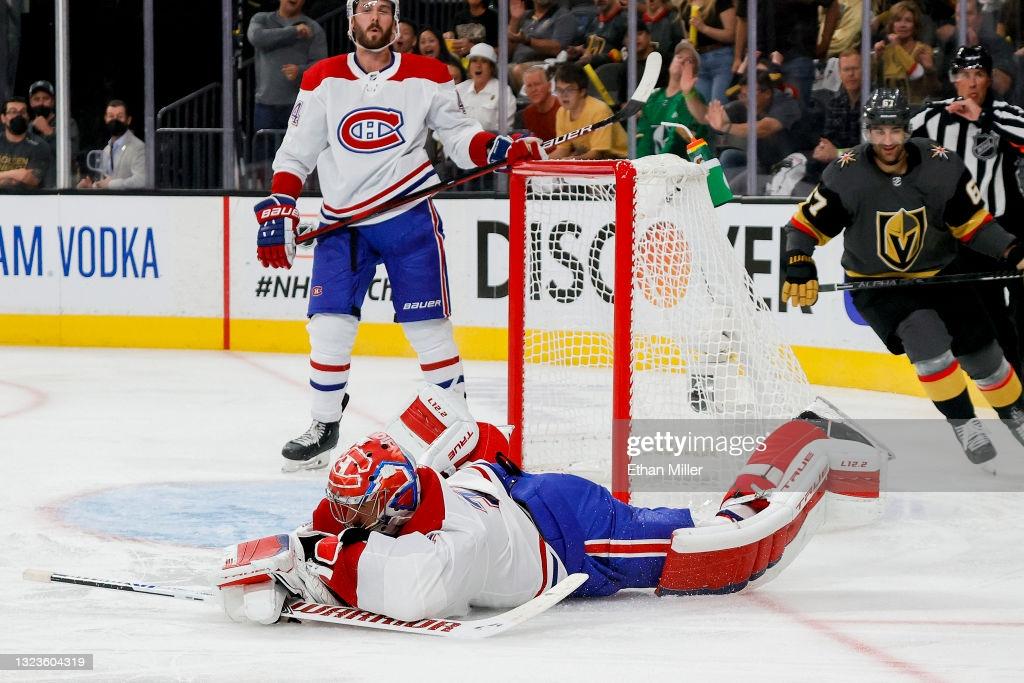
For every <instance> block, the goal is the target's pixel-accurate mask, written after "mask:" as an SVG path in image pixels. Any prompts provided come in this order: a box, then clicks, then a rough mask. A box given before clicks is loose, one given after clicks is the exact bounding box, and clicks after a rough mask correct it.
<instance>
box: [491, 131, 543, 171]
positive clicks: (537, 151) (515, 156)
mask: <svg viewBox="0 0 1024 683" xmlns="http://www.w3.org/2000/svg"><path fill="white" fill-rule="evenodd" d="M541 144H543V140H541V139H540V138H518V139H517V138H510V137H509V136H507V135H498V136H496V137H495V138H494V139H493V140H491V145H490V147H489V148H488V150H487V163H488V164H495V163H498V162H499V161H505V162H508V163H509V164H514V163H517V162H519V161H540V160H543V159H547V158H548V153H547V152H545V151H544V148H543V147H541Z"/></svg>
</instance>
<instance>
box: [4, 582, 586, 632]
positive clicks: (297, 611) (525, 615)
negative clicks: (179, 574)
mask: <svg viewBox="0 0 1024 683" xmlns="http://www.w3.org/2000/svg"><path fill="white" fill-rule="evenodd" d="M22 578H23V579H25V580H26V581H39V582H43V583H67V584H72V585H76V586H87V587H90V588H107V589H110V590H120V591H128V592H130V593H143V594H146V595H159V596H163V597H169V598H180V599H184V600H191V601H195V602H218V601H219V596H218V595H217V594H215V593H211V592H207V591H194V590H189V589H187V588H178V587H175V586H159V585H155V584H149V583H135V582H131V581H108V580H105V579H90V578H86V577H82V576H70V575H68V574H57V573H54V572H47V571H43V570H40V569H26V570H25V571H24V573H23V574H22ZM587 578H588V576H587V575H586V574H570V575H569V576H567V577H566V578H564V579H562V580H561V581H559V582H558V583H556V584H555V585H554V586H552V587H551V588H549V589H547V590H546V591H544V592H543V593H541V594H540V595H538V596H537V597H535V598H533V599H532V600H530V601H528V602H525V603H523V604H522V605H519V607H514V608H513V609H510V610H508V611H507V612H502V613H500V614H495V615H494V616H492V617H486V618H483V619H468V620H463V619H419V620H417V621H399V620H398V619H392V618H390V617H386V616H384V615H383V614H377V613H375V612H367V611H366V610H361V609H356V608H354V607H343V606H336V605H323V604H320V603H316V602H306V601H304V600H291V601H289V602H287V603H286V604H285V606H284V609H283V610H282V611H281V616H284V617H290V618H293V619H298V620H299V621H318V622H321V623H327V624H335V625H339V626H359V627H363V628H373V629H379V630H384V631H399V632H401V633H419V634H423V635H429V636H439V637H442V638H460V639H479V638H489V637H490V636H495V635H498V634H499V633H504V632H505V631H508V630H509V629H511V628H513V627H515V626H518V625H519V624H521V623H523V622H524V621H527V620H529V619H532V618H533V617H535V616H537V615H538V614H542V613H543V612H546V611H547V610H549V609H550V608H552V607H554V606H555V605H557V604H558V603H560V602H561V601H562V600H564V599H565V598H567V597H569V595H570V594H572V592H573V591H575V590H576V589H577V588H579V587H580V586H582V585H583V583H584V582H586V580H587Z"/></svg>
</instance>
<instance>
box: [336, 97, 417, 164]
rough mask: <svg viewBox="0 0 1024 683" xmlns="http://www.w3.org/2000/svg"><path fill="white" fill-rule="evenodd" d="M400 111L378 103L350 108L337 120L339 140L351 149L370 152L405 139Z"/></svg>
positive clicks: (400, 142) (382, 149)
mask: <svg viewBox="0 0 1024 683" xmlns="http://www.w3.org/2000/svg"><path fill="white" fill-rule="evenodd" d="M404 123H405V119H404V117H403V116H402V112H400V111H397V110H395V109H383V108H380V107H364V108H362V109H356V110H354V111H351V112H349V113H348V114H347V115H346V116H345V118H343V119H342V120H341V123H340V124H338V142H340V143H341V145H342V147H344V148H345V149H347V150H349V151H350V152H357V153H359V154H372V153H374V152H383V151H384V150H388V149H391V148H392V147H397V146H398V145H401V144H403V143H404V142H405V138H404V137H402V133H401V129H402V125H403V124H404Z"/></svg>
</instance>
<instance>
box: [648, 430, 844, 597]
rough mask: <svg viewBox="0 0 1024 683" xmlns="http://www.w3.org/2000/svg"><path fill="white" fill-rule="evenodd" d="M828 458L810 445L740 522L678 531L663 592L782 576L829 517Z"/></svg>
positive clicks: (708, 590)
mask: <svg viewBox="0 0 1024 683" xmlns="http://www.w3.org/2000/svg"><path fill="white" fill-rule="evenodd" d="M828 476H829V459H828V458H827V457H826V456H825V455H824V454H822V453H821V452H820V450H819V449H817V448H815V444H811V445H809V446H807V447H805V448H804V449H803V451H802V452H801V453H800V455H799V456H798V457H797V458H795V459H794V461H793V465H792V467H790V468H789V469H788V470H787V471H786V473H785V475H784V478H783V479H782V482H781V485H780V486H779V488H778V489H775V490H772V491H771V492H770V493H768V500H769V504H768V507H767V508H765V509H764V510H762V511H761V512H759V513H757V514H756V515H754V516H752V517H750V518H748V519H744V520H743V521H740V522H728V521H725V520H721V519H719V520H716V523H713V524H710V525H708V526H698V527H693V528H686V529H677V530H676V531H675V532H674V533H673V534H672V545H671V547H670V549H669V552H668V555H667V556H666V558H665V566H664V568H663V570H662V575H661V580H660V581H659V584H658V589H657V593H658V595H711V594H724V593H735V592H737V591H740V590H743V589H744V588H747V587H748V586H760V585H763V584H765V583H767V582H768V581H770V580H771V579H772V578H774V577H775V576H777V575H778V573H779V572H780V571H782V569H783V568H785V567H786V566H787V565H789V563H791V562H792V561H793V559H794V558H795V557H796V556H797V555H798V554H799V553H800V551H801V550H802V549H803V546H804V545H806V543H807V541H808V540H809V539H810V537H811V536H812V535H813V534H814V533H815V532H816V531H817V530H818V528H820V527H821V524H822V523H823V522H824V519H825V499H824V496H825V492H826V482H827V480H828Z"/></svg>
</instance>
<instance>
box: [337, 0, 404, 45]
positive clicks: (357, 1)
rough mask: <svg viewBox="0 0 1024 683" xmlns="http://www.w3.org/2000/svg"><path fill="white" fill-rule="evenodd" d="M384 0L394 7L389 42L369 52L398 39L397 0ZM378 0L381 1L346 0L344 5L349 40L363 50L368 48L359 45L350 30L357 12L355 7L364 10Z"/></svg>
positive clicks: (392, 43) (391, 43)
mask: <svg viewBox="0 0 1024 683" xmlns="http://www.w3.org/2000/svg"><path fill="white" fill-rule="evenodd" d="M384 1H385V2H388V3H390V4H391V7H392V8H393V9H394V17H395V25H394V27H393V28H392V33H391V42H389V43H388V44H387V45H385V46H384V47H379V48H376V49H373V50H371V52H380V51H381V50H387V49H388V48H390V47H391V46H392V45H394V43H395V41H396V40H398V34H399V29H398V21H399V16H398V0H384ZM378 2H381V0H348V2H347V5H346V7H347V9H348V38H349V40H351V41H352V42H353V43H355V44H356V45H359V47H361V48H363V49H364V50H369V49H370V48H368V47H364V46H363V45H360V44H359V42H358V41H357V40H356V37H355V34H354V33H353V32H352V19H353V18H354V17H355V15H356V14H358V12H356V8H357V7H362V8H363V11H366V10H368V9H370V8H371V7H373V6H374V5H376V4H377V3H378Z"/></svg>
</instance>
